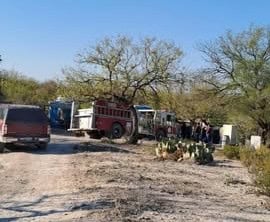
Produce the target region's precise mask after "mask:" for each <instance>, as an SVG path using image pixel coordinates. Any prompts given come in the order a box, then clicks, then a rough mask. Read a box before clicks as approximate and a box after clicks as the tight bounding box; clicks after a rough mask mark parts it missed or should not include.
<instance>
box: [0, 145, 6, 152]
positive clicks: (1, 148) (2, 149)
mask: <svg viewBox="0 0 270 222" xmlns="http://www.w3.org/2000/svg"><path fill="white" fill-rule="evenodd" d="M4 150H5V144H4V143H0V153H4Z"/></svg>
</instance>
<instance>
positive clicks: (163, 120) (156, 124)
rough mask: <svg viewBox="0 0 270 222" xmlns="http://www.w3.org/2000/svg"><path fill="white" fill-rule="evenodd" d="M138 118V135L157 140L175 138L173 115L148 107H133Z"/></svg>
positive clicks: (175, 125)
mask: <svg viewBox="0 0 270 222" xmlns="http://www.w3.org/2000/svg"><path fill="white" fill-rule="evenodd" d="M135 108H136V110H137V116H138V132H139V135H142V136H143V135H144V136H154V137H155V138H156V139H157V140H161V139H162V138H164V137H176V136H177V132H176V131H177V129H176V128H177V123H176V116H175V113H172V112H167V111H166V110H154V109H152V108H151V107H149V106H135Z"/></svg>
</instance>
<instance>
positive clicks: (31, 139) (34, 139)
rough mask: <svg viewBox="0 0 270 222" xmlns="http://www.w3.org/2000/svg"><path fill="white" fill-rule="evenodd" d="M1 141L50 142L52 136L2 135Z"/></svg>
mask: <svg viewBox="0 0 270 222" xmlns="http://www.w3.org/2000/svg"><path fill="white" fill-rule="evenodd" d="M0 142H1V143H39V142H42V143H49V142H50V137H5V136H1V137H0Z"/></svg>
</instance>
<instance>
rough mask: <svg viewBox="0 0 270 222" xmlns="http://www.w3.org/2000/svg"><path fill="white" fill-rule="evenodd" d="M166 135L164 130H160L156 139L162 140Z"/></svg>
mask: <svg viewBox="0 0 270 222" xmlns="http://www.w3.org/2000/svg"><path fill="white" fill-rule="evenodd" d="M165 136H166V135H165V133H164V131H163V130H158V131H157V133H156V140H157V141H161V140H162V139H163V138H164V137H165Z"/></svg>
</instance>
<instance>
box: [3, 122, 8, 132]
mask: <svg viewBox="0 0 270 222" xmlns="http://www.w3.org/2000/svg"><path fill="white" fill-rule="evenodd" d="M7 133H8V126H7V124H5V125H4V126H3V135H6V134H7Z"/></svg>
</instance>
